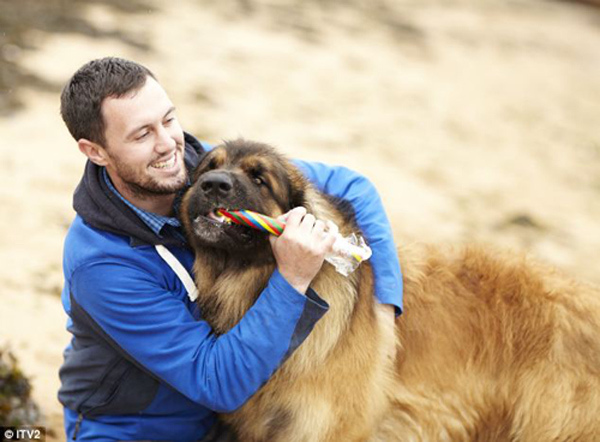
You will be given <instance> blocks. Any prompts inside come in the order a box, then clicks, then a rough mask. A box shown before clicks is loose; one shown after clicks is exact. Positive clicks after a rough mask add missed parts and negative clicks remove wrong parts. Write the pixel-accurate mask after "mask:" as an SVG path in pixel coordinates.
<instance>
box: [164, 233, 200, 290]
mask: <svg viewBox="0 0 600 442" xmlns="http://www.w3.org/2000/svg"><path fill="white" fill-rule="evenodd" d="M154 247H155V248H156V251H157V252H158V254H159V255H160V257H161V258H162V259H164V260H165V262H166V263H167V264H169V267H171V269H173V271H174V272H175V274H176V275H177V276H178V277H179V279H180V280H181V282H182V283H183V286H184V287H185V289H186V290H187V292H188V298H190V301H192V302H193V301H195V300H196V299H197V298H198V289H197V288H196V284H195V283H194V280H193V279H192V277H191V276H190V274H189V273H188V271H187V270H186V269H185V267H183V265H182V264H181V263H180V262H179V260H178V259H177V258H176V257H175V255H173V254H172V253H171V251H170V250H169V249H167V248H166V247H165V246H163V245H161V244H158V245H155V246H154Z"/></svg>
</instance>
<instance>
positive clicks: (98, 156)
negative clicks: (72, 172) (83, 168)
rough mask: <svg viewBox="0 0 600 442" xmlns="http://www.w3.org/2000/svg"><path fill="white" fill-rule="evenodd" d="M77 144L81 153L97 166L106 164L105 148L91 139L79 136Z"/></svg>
mask: <svg viewBox="0 0 600 442" xmlns="http://www.w3.org/2000/svg"><path fill="white" fill-rule="evenodd" d="M77 146H78V147H79V150H80V151H81V153H83V154H84V155H85V156H86V157H88V158H89V159H90V161H91V162H92V163H94V164H97V165H98V166H106V164H107V163H108V154H107V153H106V149H104V148H103V147H102V146H100V145H99V144H97V143H94V142H93V141H90V140H86V139H85V138H80V139H79V140H78V141H77Z"/></svg>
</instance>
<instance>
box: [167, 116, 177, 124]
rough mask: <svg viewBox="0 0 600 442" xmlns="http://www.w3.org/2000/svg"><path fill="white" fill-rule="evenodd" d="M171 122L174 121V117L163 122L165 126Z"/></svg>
mask: <svg viewBox="0 0 600 442" xmlns="http://www.w3.org/2000/svg"><path fill="white" fill-rule="evenodd" d="M173 121H175V117H171V118H169V119H168V120H166V121H165V124H167V125H168V124H171V123H172V122H173Z"/></svg>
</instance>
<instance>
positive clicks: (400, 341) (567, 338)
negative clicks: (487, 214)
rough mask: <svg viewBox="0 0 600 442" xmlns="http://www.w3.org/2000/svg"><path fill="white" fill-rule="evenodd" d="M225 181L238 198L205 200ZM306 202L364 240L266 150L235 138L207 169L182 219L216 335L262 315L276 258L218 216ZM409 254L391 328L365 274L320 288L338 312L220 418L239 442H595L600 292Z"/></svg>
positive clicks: (326, 281) (550, 274) (503, 258)
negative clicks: (259, 303) (256, 310)
mask: <svg viewBox="0 0 600 442" xmlns="http://www.w3.org/2000/svg"><path fill="white" fill-rule="evenodd" d="M207 183H209V184H207ZM222 183H226V184H224V187H226V188H230V189H233V190H232V191H230V192H229V191H228V192H224V193H222V192H208V191H206V189H207V188H208V187H210V186H220V185H221V184H222ZM215 195H219V196H215ZM299 205H302V206H304V207H306V208H307V209H308V211H309V212H311V213H313V214H315V215H316V216H317V218H320V219H330V220H333V221H334V222H335V223H336V224H338V225H339V226H340V230H341V232H342V233H343V234H348V233H350V232H355V231H357V230H358V229H357V226H356V225H355V223H354V221H353V219H352V215H351V214H350V213H349V212H348V211H347V210H346V208H347V206H346V205H344V204H343V203H341V204H340V202H336V201H334V200H332V199H330V198H328V197H326V196H324V195H322V194H320V193H319V192H318V191H316V190H315V189H314V188H313V187H312V186H311V185H310V184H309V183H308V182H307V181H306V180H305V179H304V178H303V177H302V176H301V175H300V173H299V172H298V171H297V170H296V169H295V168H294V167H293V166H292V165H291V164H290V163H289V162H288V161H287V160H285V159H284V158H283V157H281V156H280V155H279V154H277V153H276V152H275V151H274V150H273V149H271V148H270V147H268V146H265V145H262V144H258V143H251V142H246V141H243V140H238V141H235V142H229V143H225V144H224V145H223V146H219V147H217V148H215V149H214V150H213V151H212V152H210V153H209V154H208V155H207V156H206V158H205V159H204V160H203V161H202V163H201V164H200V165H199V167H198V169H197V170H196V172H195V174H194V184H193V186H192V187H191V189H190V190H189V191H188V193H187V194H186V195H185V197H184V200H183V204H182V211H181V214H182V220H183V223H184V226H185V228H186V231H187V233H188V236H189V238H190V242H191V244H192V245H193V247H194V249H195V251H196V264H195V272H196V280H197V285H198V288H199V292H200V297H199V300H200V303H201V306H202V310H203V313H204V317H205V319H206V320H207V321H208V322H210V323H211V325H212V326H213V327H214V329H215V331H216V332H217V333H224V332H226V331H227V330H229V329H230V328H232V327H233V326H234V325H235V324H236V323H237V322H238V321H239V320H240V319H241V317H242V316H243V315H244V313H245V312H246V311H247V310H248V309H249V308H250V307H251V306H252V304H253V303H254V301H255V300H256V298H257V297H258V295H259V294H260V292H261V291H262V290H263V289H264V288H265V286H266V284H267V281H268V279H269V277H270V275H271V273H272V272H273V270H274V268H275V262H274V259H273V256H272V254H271V251H270V246H269V243H268V240H267V238H266V235H265V234H263V233H261V232H256V231H251V230H249V229H246V228H244V227H240V226H233V225H225V224H220V223H218V222H217V221H216V220H215V219H214V217H212V216H208V215H209V214H210V213H211V212H213V211H214V210H215V209H216V208H218V207H226V208H229V209H250V210H255V211H257V212H261V213H266V214H268V215H271V216H277V215H279V214H281V213H284V212H286V211H288V210H290V209H291V208H292V207H295V206H299ZM400 257H401V261H402V265H403V271H404V284H405V295H404V299H405V312H404V314H403V315H402V316H401V317H400V319H399V320H398V321H397V324H396V330H392V329H391V327H387V328H386V326H385V325H384V324H385V321H381V320H379V314H380V310H379V306H378V305H377V303H376V301H375V299H374V296H373V280H372V275H371V270H370V268H369V266H368V265H364V264H363V265H361V267H359V269H358V270H357V271H356V272H354V273H353V274H352V275H351V276H350V277H348V278H346V277H344V276H342V275H340V274H338V273H337V272H336V271H335V270H334V269H333V268H332V267H331V266H330V265H329V264H327V263H326V264H324V266H323V268H322V270H321V271H320V273H319V274H318V276H317V278H316V279H315V280H314V281H313V284H312V287H313V288H314V289H315V290H316V291H317V293H319V294H320V295H321V296H322V297H323V298H324V299H326V300H327V301H328V303H329V304H330V311H329V312H328V313H327V314H326V315H325V316H324V317H323V318H322V319H321V320H320V321H319V323H318V324H317V326H316V327H315V329H314V330H313V332H312V333H311V335H310V336H309V337H308V339H307V340H306V341H305V342H304V343H303V344H302V345H301V346H300V348H299V349H298V350H297V351H296V352H295V353H294V354H293V355H292V356H291V357H290V358H289V359H288V360H287V361H286V362H285V363H284V364H283V365H282V367H281V368H280V369H279V370H278V371H277V372H276V373H275V375H274V376H273V377H272V378H271V380H270V381H269V382H268V383H267V384H266V385H265V386H264V387H263V388H262V389H261V390H260V391H259V392H258V393H257V394H255V395H254V396H253V397H252V398H251V399H250V400H249V401H248V402H247V403H246V404H245V405H244V406H243V407H242V408H241V409H239V410H238V411H236V412H235V413H233V414H230V415H226V416H223V419H224V420H225V421H226V422H228V423H229V424H230V425H231V426H232V427H233V428H234V429H235V431H236V433H237V435H238V437H239V440H241V441H285V442H287V441H332V442H338V441H353V440H378V441H394V440H399V441H403V440H407V441H445V440H451V441H471V440H479V441H496V440H498V441H551V440H552V441H554V440H555V441H567V440H573V441H574V440H584V441H597V440H600V291H599V290H598V289H597V288H593V287H591V286H586V285H583V284H579V283H576V282H574V281H572V280H570V279H568V278H566V277H564V276H562V275H561V274H559V273H558V272H557V271H555V270H552V269H549V268H545V267H543V266H541V265H538V264H535V263H532V262H529V261H528V260H526V259H525V258H523V257H516V256H513V255H508V254H498V253H493V254H492V253H491V252H486V251H484V250H483V249H480V248H466V249H461V250H441V249H434V248H420V249H418V250H417V249H411V250H409V249H405V250H401V252H400ZM240 294H242V296H240ZM394 347H396V348H397V353H396V358H395V359H392V358H390V357H389V355H390V353H393V352H392V351H390V349H393V348H394Z"/></svg>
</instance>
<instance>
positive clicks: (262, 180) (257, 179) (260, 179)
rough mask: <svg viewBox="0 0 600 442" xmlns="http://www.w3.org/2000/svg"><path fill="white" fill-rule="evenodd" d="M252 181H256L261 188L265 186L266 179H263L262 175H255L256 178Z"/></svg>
mask: <svg viewBox="0 0 600 442" xmlns="http://www.w3.org/2000/svg"><path fill="white" fill-rule="evenodd" d="M252 181H254V182H255V183H256V184H257V185H259V186H262V185H263V184H265V180H264V178H263V177H261V176H260V175H255V176H254V177H252Z"/></svg>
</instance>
